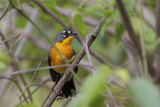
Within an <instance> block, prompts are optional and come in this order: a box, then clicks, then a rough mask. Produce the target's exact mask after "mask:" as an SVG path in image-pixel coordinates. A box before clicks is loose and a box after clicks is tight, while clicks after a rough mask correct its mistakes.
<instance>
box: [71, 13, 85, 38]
mask: <svg viewBox="0 0 160 107" xmlns="http://www.w3.org/2000/svg"><path fill="white" fill-rule="evenodd" d="M73 21H74V23H75V25H76V26H77V28H78V30H79V32H80V34H81V35H82V37H84V36H85V34H86V28H85V23H84V21H83V18H82V15H81V14H76V15H75V16H74V18H73Z"/></svg>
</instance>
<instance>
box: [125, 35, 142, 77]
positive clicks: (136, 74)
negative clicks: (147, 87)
mask: <svg viewBox="0 0 160 107" xmlns="http://www.w3.org/2000/svg"><path fill="white" fill-rule="evenodd" d="M122 41H123V43H124V46H125V48H126V52H127V54H128V57H129V59H130V62H131V64H132V70H133V73H134V75H135V76H136V77H140V73H139V70H138V67H137V64H136V61H135V59H134V55H133V53H132V51H131V48H130V46H129V43H128V41H127V39H126V36H125V35H123V36H122Z"/></svg>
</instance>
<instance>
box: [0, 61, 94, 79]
mask: <svg viewBox="0 0 160 107" xmlns="http://www.w3.org/2000/svg"><path fill="white" fill-rule="evenodd" d="M75 66H81V67H84V68H85V67H89V68H92V66H89V65H86V64H72V65H70V64H65V65H56V66H47V67H41V68H32V69H26V70H19V71H15V72H10V73H5V74H1V75H0V76H6V77H7V76H13V75H20V74H24V73H29V72H34V71H35V70H48V69H53V68H63V67H75Z"/></svg>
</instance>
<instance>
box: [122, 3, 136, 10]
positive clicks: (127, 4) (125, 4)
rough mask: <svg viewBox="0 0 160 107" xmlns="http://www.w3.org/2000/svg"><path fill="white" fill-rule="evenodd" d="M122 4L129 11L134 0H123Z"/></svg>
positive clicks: (132, 6)
mask: <svg viewBox="0 0 160 107" xmlns="http://www.w3.org/2000/svg"><path fill="white" fill-rule="evenodd" d="M123 3H124V6H125V8H126V10H127V12H131V11H133V9H134V6H135V3H136V0H123Z"/></svg>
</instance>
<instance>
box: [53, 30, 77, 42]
mask: <svg viewBox="0 0 160 107" xmlns="http://www.w3.org/2000/svg"><path fill="white" fill-rule="evenodd" d="M74 35H77V33H76V32H72V31H71V30H62V31H60V32H58V34H57V35H56V39H55V41H54V43H57V42H62V41H63V40H65V39H66V38H68V37H69V36H74Z"/></svg>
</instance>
